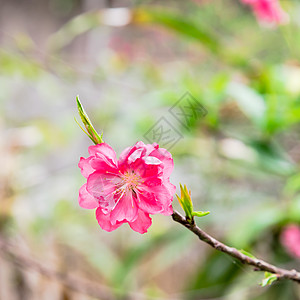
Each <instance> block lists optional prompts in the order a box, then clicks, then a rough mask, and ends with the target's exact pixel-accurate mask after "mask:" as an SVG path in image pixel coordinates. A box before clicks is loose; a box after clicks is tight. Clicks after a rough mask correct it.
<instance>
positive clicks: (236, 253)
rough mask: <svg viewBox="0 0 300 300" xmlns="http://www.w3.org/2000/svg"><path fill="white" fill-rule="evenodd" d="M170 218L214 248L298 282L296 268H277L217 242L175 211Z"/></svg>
mask: <svg viewBox="0 0 300 300" xmlns="http://www.w3.org/2000/svg"><path fill="white" fill-rule="evenodd" d="M172 218H173V220H174V221H175V222H178V223H180V224H181V225H183V226H184V227H186V228H187V229H189V230H190V231H192V232H193V233H194V234H195V235H197V236H198V237H199V239H200V240H201V241H203V242H205V243H207V244H208V245H210V246H211V247H213V248H214V249H216V250H218V251H221V252H224V253H226V254H228V255H230V256H231V257H234V258H236V259H238V260H239V261H240V262H242V263H244V264H247V265H250V266H254V267H255V269H256V270H258V271H267V272H270V273H273V274H275V275H276V276H277V278H278V279H289V280H293V281H296V282H297V283H299V284H300V272H297V271H296V270H286V269H282V268H278V267H276V266H274V265H271V264H269V263H267V262H265V261H263V260H261V259H257V258H251V257H249V256H247V255H245V254H243V253H241V252H240V251H238V250H237V249H236V248H233V247H229V246H226V245H225V244H223V243H221V242H219V241H218V240H216V239H215V238H213V237H212V236H210V235H209V234H207V233H206V232H204V231H203V230H202V229H200V228H199V227H198V226H197V225H196V224H195V223H193V224H191V223H189V222H188V221H187V220H186V218H185V217H183V216H182V215H181V214H179V213H178V212H177V211H175V210H174V211H173V214H172Z"/></svg>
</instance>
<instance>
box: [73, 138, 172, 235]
mask: <svg viewBox="0 0 300 300" xmlns="http://www.w3.org/2000/svg"><path fill="white" fill-rule="evenodd" d="M89 154H90V156H89V157H88V158H83V157H81V158H80V161H79V164H78V166H79V168H81V173H82V175H83V176H84V177H85V178H87V183H85V184H84V185H83V186H82V187H81V188H80V190H79V205H80V206H81V207H83V208H88V209H93V208H97V209H96V218H97V220H98V223H99V225H100V227H101V228H102V229H104V230H106V231H113V230H115V229H117V228H118V227H120V226H121V225H122V224H123V223H128V224H129V226H130V227H131V228H132V229H133V230H135V231H137V232H139V233H145V232H147V230H148V228H149V227H150V225H151V218H150V216H149V214H158V213H160V214H164V215H171V214H172V212H173V210H172V205H171V204H172V200H173V196H174V194H175V189H176V188H175V186H174V185H173V184H171V183H170V181H169V177H170V174H171V172H172V170H173V166H174V164H173V158H172V155H171V154H170V153H169V152H168V151H167V150H166V149H163V148H161V149H159V146H158V145H157V144H152V145H150V144H148V145H145V144H144V143H143V142H137V143H136V144H135V145H134V146H133V147H129V148H126V149H125V150H124V151H123V152H122V153H121V155H120V158H119V160H117V158H116V153H115V151H114V150H113V149H112V148H111V147H110V146H109V145H108V144H106V143H102V144H98V145H95V146H90V147H89Z"/></svg>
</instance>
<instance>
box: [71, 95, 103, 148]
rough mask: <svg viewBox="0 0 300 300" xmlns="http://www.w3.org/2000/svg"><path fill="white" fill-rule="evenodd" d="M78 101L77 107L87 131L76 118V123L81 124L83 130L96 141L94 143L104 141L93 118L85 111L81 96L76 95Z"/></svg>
mask: <svg viewBox="0 0 300 300" xmlns="http://www.w3.org/2000/svg"><path fill="white" fill-rule="evenodd" d="M76 102H77V108H78V113H79V115H80V118H81V121H82V123H83V124H84V127H85V129H86V131H85V130H84V129H83V128H82V127H81V126H80V124H79V123H78V122H77V120H76V119H75V121H76V123H77V124H78V125H79V127H80V128H81V129H82V131H83V132H84V133H85V134H86V135H87V136H88V137H89V138H90V139H91V140H92V141H93V142H94V144H96V145H97V144H101V143H103V139H102V135H103V133H102V134H101V135H99V134H98V133H97V131H96V130H95V128H94V126H93V124H92V122H91V120H90V119H89V117H88V115H87V113H86V112H85V110H84V108H83V106H82V104H81V102H80V100H79V96H77V97H76Z"/></svg>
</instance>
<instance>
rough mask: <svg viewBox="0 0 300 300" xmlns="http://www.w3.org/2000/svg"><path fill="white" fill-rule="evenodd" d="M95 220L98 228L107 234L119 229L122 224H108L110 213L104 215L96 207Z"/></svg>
mask: <svg viewBox="0 0 300 300" xmlns="http://www.w3.org/2000/svg"><path fill="white" fill-rule="evenodd" d="M96 219H97V221H98V224H99V225H100V227H101V228H102V229H103V230H105V231H108V232H111V231H113V230H115V229H117V228H119V227H120V226H121V225H122V224H123V223H124V222H116V223H115V224H114V225H113V224H112V223H111V222H110V213H107V214H104V213H103V211H102V209H101V208H100V207H98V208H97V209H96Z"/></svg>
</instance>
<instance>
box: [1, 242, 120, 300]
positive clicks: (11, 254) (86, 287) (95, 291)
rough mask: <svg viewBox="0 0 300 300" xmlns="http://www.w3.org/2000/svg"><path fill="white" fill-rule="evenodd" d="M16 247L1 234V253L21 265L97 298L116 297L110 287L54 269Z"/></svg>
mask: <svg viewBox="0 0 300 300" xmlns="http://www.w3.org/2000/svg"><path fill="white" fill-rule="evenodd" d="M16 248H17V247H15V246H14V245H13V244H10V243H9V242H7V241H6V239H5V238H3V237H1V236H0V254H1V253H2V254H4V255H5V256H6V257H7V258H8V259H10V260H11V261H12V262H13V263H15V264H16V265H18V266H19V267H22V268H26V269H29V270H33V271H35V272H38V273H40V274H41V275H43V276H46V277H48V278H50V279H52V280H56V281H59V282H60V283H61V284H62V285H64V286H65V287H67V288H70V289H72V290H73V291H76V292H80V293H83V294H85V295H89V296H91V297H94V298H97V299H105V300H112V299H115V295H114V293H113V291H112V290H111V289H110V288H108V287H106V286H104V285H100V284H99V283H95V282H91V281H88V280H84V279H82V278H79V277H75V276H70V275H68V274H65V273H62V272H59V271H55V270H52V269H50V268H48V267H46V266H44V265H43V264H41V263H40V262H38V261H36V260H34V259H32V258H30V257H28V256H26V255H24V254H23V253H20V252H19V251H17V250H16Z"/></svg>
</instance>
